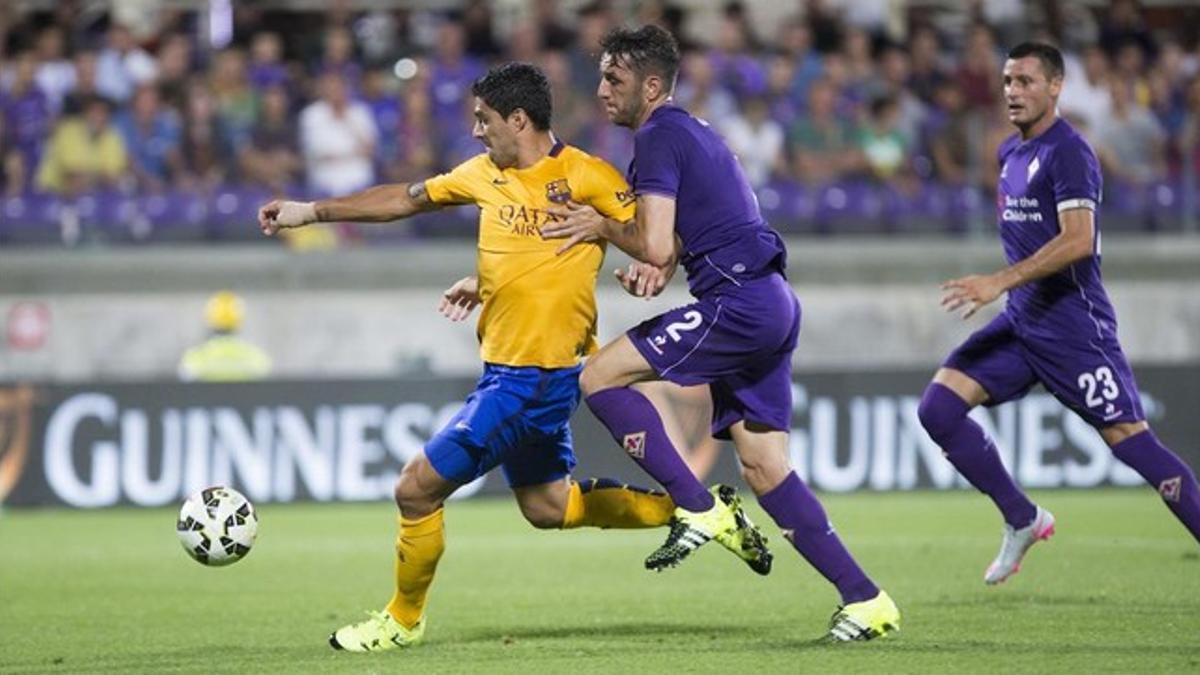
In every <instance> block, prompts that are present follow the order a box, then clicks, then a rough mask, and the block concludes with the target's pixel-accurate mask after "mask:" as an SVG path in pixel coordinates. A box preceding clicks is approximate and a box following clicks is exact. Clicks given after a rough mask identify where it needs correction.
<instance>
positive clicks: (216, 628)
mask: <svg viewBox="0 0 1200 675" xmlns="http://www.w3.org/2000/svg"><path fill="white" fill-rule="evenodd" d="M1035 498H1036V499H1039V501H1040V502H1041V503H1043V504H1044V505H1045V506H1047V507H1048V508H1050V509H1051V510H1053V511H1054V512H1055V514H1056V515H1057V516H1058V519H1059V520H1058V522H1059V533H1058V535H1057V536H1056V537H1055V538H1054V539H1053V540H1051V541H1050V542H1049V543H1048V544H1040V545H1038V546H1037V547H1035V548H1034V550H1033V551H1032V552H1031V553H1030V556H1029V558H1027V559H1026V567H1025V569H1024V570H1023V571H1022V572H1021V574H1019V575H1017V576H1016V577H1014V578H1013V579H1011V580H1010V581H1009V582H1008V583H1006V584H1004V585H1003V586H1000V587H998V588H987V587H985V586H984V584H983V582H982V575H983V570H984V567H985V566H986V565H987V563H988V561H989V560H990V559H991V556H992V555H993V554H994V553H995V550H996V547H997V546H998V545H999V541H1000V536H999V535H1000V523H999V518H998V516H997V515H996V514H995V512H994V511H993V510H992V508H991V505H990V503H989V502H988V501H987V500H986V499H985V498H983V497H982V496H979V495H976V494H973V493H969V492H959V493H909V494H888V495H883V494H859V495H845V496H826V497H825V502H826V506H827V507H828V509H829V511H830V514H831V516H832V517H833V519H834V522H835V523H836V524H837V525H838V528H839V531H840V532H841V533H842V535H843V536H844V537H845V539H846V541H847V542H848V544H849V546H850V548H851V549H852V550H853V551H854V552H855V554H856V555H857V556H858V557H859V560H860V561H861V562H862V563H863V565H864V566H865V567H866V569H867V570H868V571H869V572H870V573H871V574H872V575H873V576H874V578H875V579H876V580H877V581H878V582H879V583H880V584H882V585H883V586H884V587H885V588H887V589H888V590H889V591H890V592H891V594H892V596H893V597H894V598H895V599H896V601H897V603H898V604H899V605H900V607H901V611H902V612H903V613H904V623H903V630H902V632H901V633H899V634H898V635H896V636H895V637H894V638H889V639H886V640H877V641H874V642H871V643H867V644H855V645H842V646H820V645H815V644H813V643H812V642H811V640H812V638H814V637H817V636H819V635H820V634H821V632H822V630H823V628H824V627H825V625H826V621H827V619H828V616H829V614H830V613H831V612H832V611H833V609H834V606H835V604H836V596H835V594H834V593H833V591H832V589H831V588H830V587H829V586H828V585H827V584H826V583H825V582H824V580H822V579H821V578H820V577H819V576H818V575H817V573H816V572H814V571H813V570H812V569H811V568H809V567H808V566H807V564H805V563H803V561H802V560H801V559H800V558H799V556H798V555H796V553H795V552H794V551H793V550H792V549H791V548H790V546H788V545H787V543H786V541H784V540H783V539H782V537H780V536H779V535H778V530H777V529H775V528H774V527H773V526H771V527H769V528H768V530H767V531H768V534H769V536H770V538H771V542H772V544H773V546H774V549H775V551H776V563H775V571H774V572H773V573H772V574H771V576H769V577H766V578H762V577H758V576H757V575H754V574H753V573H751V572H750V571H749V570H748V569H746V568H744V567H743V566H742V564H741V563H740V562H738V561H736V560H735V559H734V558H733V557H732V556H730V555H729V554H728V553H726V552H724V551H723V550H721V549H720V548H719V547H717V546H716V545H715V544H714V545H710V546H706V547H705V548H704V549H701V550H700V551H699V552H697V553H696V554H695V556H694V558H693V559H692V560H689V561H688V562H687V563H685V564H684V565H683V566H682V567H680V568H679V569H675V570H670V571H668V572H664V573H662V574H654V573H650V572H646V571H644V570H643V569H642V560H643V558H644V556H645V555H646V554H647V553H648V552H649V551H650V550H651V549H652V548H653V547H654V546H656V545H657V544H658V543H659V542H660V540H661V537H662V535H663V531H640V532H614V531H608V532H605V531H598V530H582V531H574V532H541V531H535V530H533V529H532V528H530V527H528V526H527V525H526V524H525V523H524V521H522V520H521V518H520V516H519V514H518V512H517V510H516V507H515V505H514V504H513V503H512V502H511V501H506V500H479V501H468V502H456V503H452V504H451V505H450V508H449V509H448V513H447V518H446V521H447V550H446V554H445V556H444V557H443V558H442V564H441V567H440V569H439V571H438V578H437V580H436V581H435V583H434V586H433V590H432V592H431V598H430V605H429V619H430V625H429V630H428V632H427V633H426V642H425V643H424V644H422V645H421V646H419V647H417V648H416V649H413V650H410V651H406V652H389V653H385V654H373V655H357V654H347V653H338V652H334V651H333V650H331V649H330V648H329V647H328V646H327V645H326V642H325V640H326V636H327V634H328V633H329V632H330V631H331V630H332V629H334V628H336V627H337V626H339V625H341V624H342V623H346V622H349V621H352V620H358V619H360V618H363V614H362V610H364V609H379V608H381V607H382V606H383V605H384V604H385V603H386V601H387V599H388V597H389V596H390V594H391V584H392V581H391V565H392V562H391V557H392V539H393V536H394V518H393V511H392V509H391V507H390V506H389V505H387V504H370V505H286V506H285V505H280V506H276V505H269V504H268V505H264V506H263V507H262V508H261V509H260V518H261V525H260V530H259V540H258V544H257V546H256V547H255V550H254V551H253V552H251V554H250V556H249V557H248V558H246V559H245V560H244V561H242V562H240V563H238V564H236V565H234V566H233V567H228V568H220V569H215V568H214V569H210V568H204V567H202V566H200V565H198V564H196V563H195V562H192V561H191V560H190V559H189V558H188V557H187V556H186V555H185V553H184V552H183V550H182V549H181V548H180V547H179V544H178V543H177V541H176V538H175V535H174V532H173V526H174V518H175V513H174V511H168V510H161V509H155V510H124V509H122V510H110V511H97V512H79V511H65V510H56V511H11V510H10V511H7V512H5V513H4V514H3V515H2V516H0V672H64V673H66V672H72V673H74V672H97V671H110V672H112V671H120V672H128V671H132V672H155V673H158V672H187V671H194V672H201V671H203V672H228V673H243V672H263V671H271V672H321V673H323V672H349V673H364V672H383V671H396V670H399V669H404V670H405V671H407V672H421V673H432V672H454V673H471V672H486V673H497V672H520V673H532V672H597V673H599V672H605V673H608V672H632V671H640V672H667V671H669V670H686V671H688V672H722V671H723V672H796V671H799V670H801V669H803V670H805V671H811V672H884V671H885V670H886V671H887V672H900V673H908V672H912V673H926V672H933V671H945V672H997V671H1005V672H1012V671H1028V672H1035V671H1040V672H1053V673H1063V672H1067V671H1069V670H1078V671H1080V672H1085V671H1086V672H1097V671H1110V672H1133V671H1145V672H1182V671H1187V670H1191V671H1195V670H1197V669H1200V551H1198V549H1197V546H1196V544H1195V542H1194V541H1192V540H1191V538H1190V537H1189V536H1188V535H1187V534H1186V532H1185V531H1184V530H1183V528H1182V527H1180V525H1179V524H1178V523H1177V522H1176V521H1175V520H1174V518H1172V517H1171V516H1170V514H1169V513H1168V512H1167V511H1166V509H1164V508H1163V506H1162V504H1161V503H1159V501H1158V500H1157V499H1156V498H1155V496H1154V494H1153V493H1152V492H1151V491H1149V490H1107V491H1090V492H1053V493H1043V494H1037V495H1036V496H1035ZM751 512H752V514H753V515H755V516H757V518H758V521H759V522H760V523H767V522H769V521H768V519H767V518H766V517H765V516H764V514H763V513H762V512H761V511H759V510H757V506H754V507H752V511H751Z"/></svg>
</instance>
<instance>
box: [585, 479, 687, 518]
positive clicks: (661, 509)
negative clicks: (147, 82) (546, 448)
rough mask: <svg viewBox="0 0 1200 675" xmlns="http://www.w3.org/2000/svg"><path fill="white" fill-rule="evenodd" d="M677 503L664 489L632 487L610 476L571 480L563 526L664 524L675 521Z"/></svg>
mask: <svg viewBox="0 0 1200 675" xmlns="http://www.w3.org/2000/svg"><path fill="white" fill-rule="evenodd" d="M674 512H675V503H674V502H672V501H671V498H670V497H668V496H667V495H665V494H663V493H661V492H651V491H649V490H644V489H642V488H638V487H631V486H629V485H626V484H624V483H620V482H617V481H614V480H611V479H608V478H589V479H587V480H585V481H583V483H582V484H580V483H576V482H575V481H571V492H570V495H569V496H568V497H567V513H566V515H565V516H563V525H562V526H563V529H564V530H569V529H573V528H576V527H616V528H620V529H634V528H640V527H662V526H663V525H666V524H667V522H668V521H670V520H671V514H673V513H674Z"/></svg>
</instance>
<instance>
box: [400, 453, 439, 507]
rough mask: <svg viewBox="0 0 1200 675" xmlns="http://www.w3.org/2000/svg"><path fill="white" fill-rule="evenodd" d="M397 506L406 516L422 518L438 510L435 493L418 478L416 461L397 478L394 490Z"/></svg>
mask: <svg viewBox="0 0 1200 675" xmlns="http://www.w3.org/2000/svg"><path fill="white" fill-rule="evenodd" d="M393 496H394V497H395V499H396V506H397V507H398V508H399V509H400V513H401V514H402V515H404V516H405V517H406V518H421V517H424V516H427V515H429V514H431V513H433V512H434V511H436V510H437V507H438V503H437V500H436V499H435V498H434V496H433V495H430V494H428V492H427V491H426V490H425V489H424V488H423V487H422V486H421V483H420V481H419V480H417V472H416V466H415V463H413V462H410V463H409V464H408V465H406V466H405V467H404V471H402V472H401V473H400V477H399V478H398V479H396V487H395V489H394V490H393Z"/></svg>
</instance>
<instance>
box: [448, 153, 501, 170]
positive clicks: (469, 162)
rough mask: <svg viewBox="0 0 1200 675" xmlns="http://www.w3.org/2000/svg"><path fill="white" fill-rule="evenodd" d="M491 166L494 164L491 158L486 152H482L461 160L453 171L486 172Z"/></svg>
mask: <svg viewBox="0 0 1200 675" xmlns="http://www.w3.org/2000/svg"><path fill="white" fill-rule="evenodd" d="M489 166H492V160H491V158H490V157H488V156H487V153H486V152H481V153H479V154H478V155H475V156H474V157H468V158H467V159H464V160H463V161H461V162H459V163H458V164H457V165H456V166H455V167H454V168H453V169H451V171H454V172H456V173H485V172H486V171H487V168H488V167H489Z"/></svg>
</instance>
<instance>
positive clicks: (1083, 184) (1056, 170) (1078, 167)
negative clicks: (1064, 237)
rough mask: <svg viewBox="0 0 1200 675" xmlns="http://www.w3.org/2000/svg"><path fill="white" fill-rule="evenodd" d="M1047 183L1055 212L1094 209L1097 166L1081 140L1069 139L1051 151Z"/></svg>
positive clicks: (1098, 170)
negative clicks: (1048, 183) (1049, 174)
mask: <svg viewBox="0 0 1200 675" xmlns="http://www.w3.org/2000/svg"><path fill="white" fill-rule="evenodd" d="M1051 180H1053V181H1054V203H1055V204H1056V205H1057V210H1058V211H1065V210H1067V209H1074V208H1086V209H1092V210H1095V209H1096V204H1097V203H1098V202H1099V201H1100V186H1101V178H1100V162H1099V161H1097V159H1096V153H1094V152H1092V148H1091V147H1090V146H1088V144H1087V143H1086V142H1085V141H1084V140H1083V139H1081V138H1073V139H1071V140H1070V141H1067V142H1066V143H1063V144H1062V145H1060V146H1059V147H1058V148H1055V150H1054V165H1053V167H1052V173H1051Z"/></svg>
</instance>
